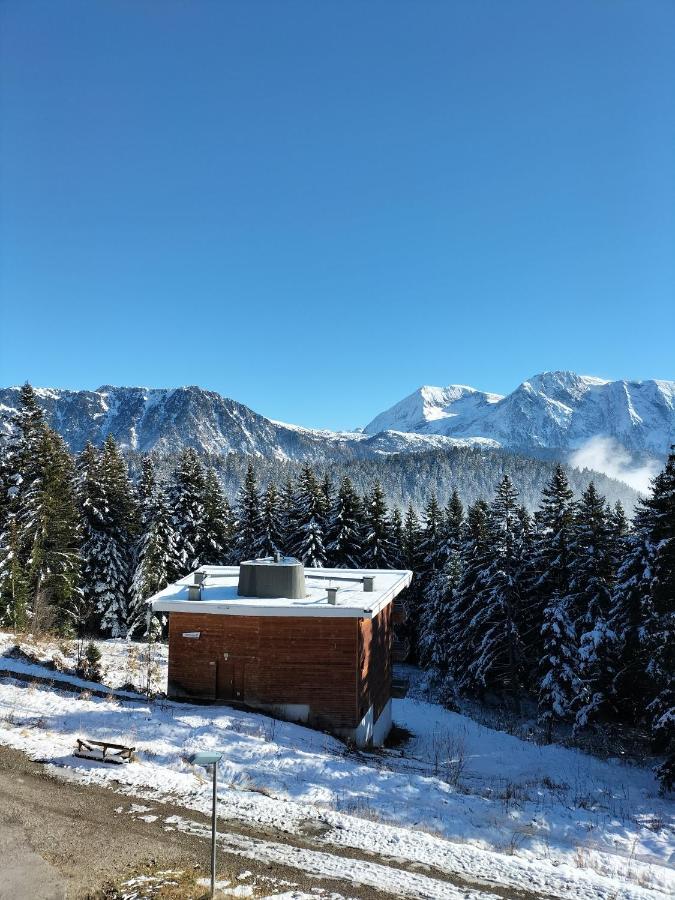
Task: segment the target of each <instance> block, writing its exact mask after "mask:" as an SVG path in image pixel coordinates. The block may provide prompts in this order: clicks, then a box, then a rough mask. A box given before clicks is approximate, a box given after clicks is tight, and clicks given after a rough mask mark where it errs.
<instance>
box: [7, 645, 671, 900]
mask: <svg viewBox="0 0 675 900" xmlns="http://www.w3.org/2000/svg"><path fill="white" fill-rule="evenodd" d="M14 640H15V638H14V637H12V636H11V635H0V668H2V667H7V668H9V669H11V671H12V672H13V673H17V672H19V671H21V670H25V669H28V673H29V674H32V675H34V676H40V675H42V674H45V673H46V674H47V675H49V674H50V670H49V669H45V670H43V669H42V668H41V667H40V665H39V664H37V665H36V664H28V665H26V664H24V663H21V662H20V661H16V660H13V659H12V658H11V657H9V658H8V657H7V656H5V655H4V653H6V652H7V650H8V649H9V648H10V647H11V645H12V644H13V642H14ZM99 646H100V647H101V650H102V652H103V663H104V667H105V668H106V669H108V670H109V671H110V672H111V673H112V674H113V678H112V680H111V681H110V682H109V683H110V684H112V685H115V684H116V683H118V681H119V680H120V679H121V678H124V677H128V676H127V674H126V673H125V664H124V653H125V650H127V649H128V650H129V652H133V651H134V650H136V651H137V650H138V645H126V644H125V643H124V642H121V641H113V642H108V641H106V642H100V643H99ZM38 649H39V651H40V652H41V653H44V655H45V657H46V658H48V657H49V653H50V652H55V650H56V648H53V650H52V651H49V650H48V648H47V647H46V646H44V645H41V646H40V648H38ZM133 672H136V675H138V667H137V665H136V666H135V668H133V669H132V670H131V672H130V673H129V674H130V675H131V676H132V679H133ZM51 674H52V675H53V672H52V673H51ZM165 678H166V661H165V655H164V654H162V662H161V675H160V679H161V680H162V681H163V680H164V679H165ZM394 718H395V720H396V722H397V723H398V724H400V725H402V726H404V727H405V728H407V729H408V730H409V731H410V732H411V734H412V738H411V740H410V742H409V743H408V744H407V745H404V746H403V747H402V748H398V749H396V750H388V751H384V752H381V753H379V752H378V753H371V754H368V753H349V752H347V751H346V749H345V746H344V745H343V744H341V743H340V742H339V741H337V740H336V739H334V738H332V737H330V736H328V735H325V734H322V733H320V732H316V731H311V730H309V729H306V728H303V727H301V726H298V725H293V724H290V723H285V722H278V721H275V720H273V719H270V718H269V717H267V716H263V715H259V714H255V713H249V712H245V711H237V710H233V709H231V708H228V707H226V706H207V707H204V706H193V705H190V704H187V703H185V704H180V703H172V702H166V701H164V702H162V703H152V702H148V701H147V700H145V699H140V700H137V701H135V702H127V701H125V700H123V699H122V698H120V697H119V696H117V697H113V696H108V697H96V696H87V695H84V696H82V695H79V694H77V693H71V692H63V691H60V690H59V689H58V687H57V686H47V685H41V684H39V685H32V686H31V685H28V684H26V683H25V682H21V681H16V680H14V678H13V677H12V674H11V673H9V672H8V673H7V674H5V676H4V677H2V678H0V720H1V721H0V743H3V744H5V745H8V746H11V747H15V748H17V749H20V750H23V751H25V752H27V753H29V754H30V755H31V756H33V757H35V758H39V759H41V760H42V761H43V762H45V763H49V764H51V766H53V767H54V768H53V769H52V771H59V770H60V771H61V772H64V771H65V772H67V773H69V775H70V776H71V777H75V778H77V779H79V780H84V781H92V782H96V783H99V784H104V785H107V786H110V787H113V788H115V789H116V790H120V791H123V792H129V793H132V794H134V795H136V796H137V797H141V798H143V799H144V802H146V803H150V804H152V803H153V801H159V800H169V799H170V800H173V801H174V802H177V803H180V804H181V805H183V806H184V807H185V808H186V812H185V816H184V817H176V816H172V817H171V820H169V819H166V820H165V821H166V824H167V825H168V826H171V827H178V828H185V829H189V828H190V827H191V823H190V815H189V810H190V809H197V810H202V811H207V810H208V809H209V806H210V794H209V791H210V786H209V781H208V780H207V779H203V780H202V779H199V778H196V777H195V771H194V769H192V768H191V767H190V766H189V765H188V764H187V763H186V761H185V755H186V754H187V753H190V752H193V751H195V750H197V749H203V750H206V749H217V750H218V751H220V752H222V753H223V754H224V757H223V761H222V763H221V766H220V770H219V783H218V794H219V798H220V800H221V805H220V814H221V816H223V817H228V818H231V819H232V820H234V821H239V822H242V823H246V824H249V825H255V826H257V827H260V829H261V830H263V829H272V833H274V832H276V834H278V835H283V834H285V835H288V838H287V841H288V842H292V841H293V839H294V838H295V839H297V840H298V842H299V843H301V844H302V847H298V848H297V849H293V852H289V845H288V842H287V843H284V844H282V843H279V842H278V839H277V838H273V839H269V840H268V839H263V840H258V839H254V838H250V837H244V836H241V835H238V834H237V833H236V829H235V830H232V831H230V830H228V829H224V828H223V829H221V833H222V835H223V837H222V839H223V840H224V841H228V842H230V843H228V844H227V847H228V849H229V850H231V851H234V852H238V853H239V852H240V853H241V855H242V856H244V857H246V856H247V855H248V856H249V857H251V858H257V859H269V860H280V861H283V862H284V863H285V864H288V865H297V866H298V868H301V869H302V870H303V871H312V872H314V873H316V874H319V875H320V874H324V875H325V874H327V873H331V872H332V873H333V874H338V875H339V877H342V878H345V879H349V878H353V879H354V880H358V881H359V882H361V883H364V884H368V885H370V886H372V887H378V886H379V887H380V888H381V889H384V890H385V891H386V892H387V893H389V894H390V895H391V896H403V897H411V898H419V897H422V896H424V897H438V898H440V897H450V898H452V900H459V898H460V897H466V896H469V894H465V893H459V892H457V891H456V890H455V889H454V888H452V889H451V886H450V885H448V884H447V883H443V882H442V881H440V880H439V875H440V874H446V875H448V876H459V877H461V878H462V879H464V880H465V881H467V882H469V883H473V884H474V885H475V887H476V888H477V889H478V890H479V891H480V892H483V891H485V892H487V893H491V891H490V888H491V887H497V886H499V887H500V888H501V889H502V890H507V891H508V892H509V895H511V894H512V893H515V892H518V891H527V892H533V893H534V894H536V895H538V896H545V897H551V898H561V900H574V898H580V900H610V898H612V900H618V898H625V900H629V898H630V900H648V898H649V900H661V898H663V900H665V897H666V896H670V895H672V890H673V887H674V885H675V881H674V877H673V870H672V859H673V852H674V850H675V833H674V831H673V824H674V823H673V817H672V812H673V808H672V803H671V802H669V801H668V800H667V799H665V798H661V797H659V796H658V795H657V790H658V789H657V785H656V782H655V779H654V776H653V774H652V772H651V771H649V770H648V769H645V768H641V767H637V766H631V765H626V764H624V763H622V762H621V761H620V760H619V759H609V760H600V759H597V758H595V757H592V756H589V755H587V754H584V753H581V752H579V751H574V750H568V749H565V748H563V747H560V746H556V745H549V746H540V745H537V744H535V743H531V742H529V741H525V740H521V739H519V738H517V737H514V736H512V735H509V734H506V733H504V732H500V731H497V730H495V729H492V728H487V727H485V726H483V725H479V724H478V723H476V722H474V721H473V720H472V719H470V718H468V717H467V716H464V715H460V714H458V713H452V712H449V711H447V710H444V709H442V708H441V707H439V706H436V705H434V704H430V703H423V702H420V701H416V700H413V699H409V700H397V701H395V706H394ZM82 733H85V734H86V735H88V736H89V737H90V738H93V739H97V738H98V739H108V740H120V741H122V742H123V743H128V744H133V745H134V746H135V747H136V748H137V753H138V762H136V763H133V764H131V765H129V766H124V767H106V766H105V765H103V764H97V763H94V762H90V761H85V760H81V759H76V758H75V757H73V756H72V750H73V747H74V743H75V739H76V737H79V736H81V734H82ZM135 809H137V810H140V807H135ZM140 811H141V812H143V813H150V814H156V815H161V814H162V812H161V809H160V808H157V807H155V808H154V809H153V808H147V807H146V808H145V809H143V810H140ZM130 812H132V810H130ZM267 833H268V834H270V832H267ZM312 836H313V837H312ZM349 851H359V852H363V851H367V852H368V853H369V854H371V855H372V856H373V857H375V856H376V857H377V859H378V861H377V862H376V861H375V859H374V860H373V863H367V862H366V861H364V860H360V861H357V860H353V859H350V858H349V856H348V852H349ZM341 854H342V855H341ZM344 854H347V855H344ZM384 859H386V860H388V861H389V862H390V865H391V866H392V868H388V867H383V866H382V865H381V864H380V862H379V861H382V860H384ZM350 866H351V867H352V868H351V869H350V868H349V867H350ZM420 871H424V872H426V873H428V874H426V875H420V874H418V873H419V872H420ZM382 878H387V879H388V881H387V882H385V883H380V884H378V879H382ZM446 891H447V892H446ZM480 896H482V894H481V895H480Z"/></svg>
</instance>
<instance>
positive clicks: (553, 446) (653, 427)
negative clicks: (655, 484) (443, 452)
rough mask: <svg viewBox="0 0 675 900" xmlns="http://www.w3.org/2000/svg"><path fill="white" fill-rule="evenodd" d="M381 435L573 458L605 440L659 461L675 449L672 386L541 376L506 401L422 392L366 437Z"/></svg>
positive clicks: (453, 389)
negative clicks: (440, 438) (479, 441)
mask: <svg viewBox="0 0 675 900" xmlns="http://www.w3.org/2000/svg"><path fill="white" fill-rule="evenodd" d="M383 429H391V430H396V431H407V432H413V433H415V434H422V435H425V434H426V435H428V434H438V435H445V436H448V437H455V438H462V439H466V438H477V437H481V438H485V439H490V440H492V441H495V442H497V443H498V444H499V445H500V446H502V447H508V448H510V449H517V450H520V451H524V452H527V451H530V452H532V451H535V450H539V449H547V450H553V451H557V450H574V449H575V448H578V447H580V446H581V445H583V444H584V443H586V442H587V441H588V440H590V439H591V438H598V437H604V438H611V439H613V440H615V441H617V442H618V443H619V444H621V445H622V446H623V447H624V448H625V449H626V450H628V451H630V452H632V453H647V454H653V455H656V456H659V457H663V456H665V455H666V454H667V452H668V448H669V447H670V445H671V444H673V443H674V442H675V382H674V381H656V380H651V381H606V380H604V379H602V378H595V377H592V376H589V375H577V374H575V373H574V372H543V373H542V374H540V375H535V376H534V377H533V378H530V379H528V380H527V381H524V382H523V383H522V384H521V385H519V387H517V388H516V390H515V391H513V392H512V393H511V394H508V395H507V396H505V397H502V396H500V395H499V394H488V393H483V392H481V391H477V390H475V389H474V388H471V387H466V386H464V385H451V386H450V387H447V388H437V387H422V388H420V389H419V390H417V391H415V392H414V393H413V394H411V395H410V396H409V397H406V398H405V399H404V400H401V401H400V402H399V403H397V404H395V405H394V406H392V407H391V409H388V410H387V411H386V412H383V413H380V415H378V416H376V417H375V418H374V419H373V420H372V422H370V423H369V424H368V425H367V426H366V427H365V429H364V431H365V432H366V433H367V434H372V435H374V434H377V433H379V432H380V431H382V430H383Z"/></svg>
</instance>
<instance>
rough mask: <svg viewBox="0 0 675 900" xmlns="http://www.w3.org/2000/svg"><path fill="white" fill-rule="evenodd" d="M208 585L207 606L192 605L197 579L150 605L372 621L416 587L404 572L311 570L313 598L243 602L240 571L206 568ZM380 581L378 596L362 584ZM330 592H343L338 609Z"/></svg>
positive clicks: (205, 586)
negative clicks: (411, 586)
mask: <svg viewBox="0 0 675 900" xmlns="http://www.w3.org/2000/svg"><path fill="white" fill-rule="evenodd" d="M197 571H198V572H203V573H205V575H206V579H205V580H204V582H203V584H202V590H201V597H202V599H201V600H188V585H189V584H194V577H193V576H194V573H191V574H190V575H186V576H185V578H181V579H180V581H176V582H175V583H174V584H170V585H169V586H168V587H166V588H164V590H163V591H160V592H159V593H157V594H155V595H154V597H151V598H150V599H149V600H148V601H147V602H148V604H150V605H152V609H153V611H154V612H167V613H172V612H180V613H200V614H201V613H207V614H210V615H220V616H323V617H326V618H354V619H372V618H374V617H375V616H376V615H377V614H378V613H379V612H380V611H381V610H382V609H384V607H385V606H387V604H389V603H391V602H392V600H393V599H394V597H396V596H397V594H400V593H401V591H402V590H403V589H404V588H406V587H407V586H408V585H409V584H410V580H411V578H412V572H409V571H407V570H403V569H401V570H398V569H307V568H306V569H305V583H306V585H307V596H306V597H304V598H303V599H302V600H291V599H289V598H287V597H274V598H271V599H270V598H268V597H266V598H260V597H240V596H239V595H238V594H237V586H238V583H239V566H200V568H199V569H197ZM367 575H369V576H372V577H373V578H374V583H373V590H372V591H364V590H363V584H362V583H361V579H362V578H363V577H364V576H367ZM329 587H337V588H339V590H338V592H337V597H336V602H335V605H332V604H330V603H328V591H327V588H329Z"/></svg>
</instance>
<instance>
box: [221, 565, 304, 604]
mask: <svg viewBox="0 0 675 900" xmlns="http://www.w3.org/2000/svg"><path fill="white" fill-rule="evenodd" d="M237 593H238V594H239V596H240V597H266V598H267V599H272V598H274V597H278V598H281V597H285V598H287V599H288V600H303V599H304V598H305V597H306V596H307V591H306V589H305V570H304V568H303V566H302V563H301V562H299V561H298V560H297V559H294V558H293V557H292V556H282V557H281V558H280V559H274V558H273V557H268V558H266V559H251V560H248V561H247V562H243V563H241V565H240V566H239V586H238V588H237Z"/></svg>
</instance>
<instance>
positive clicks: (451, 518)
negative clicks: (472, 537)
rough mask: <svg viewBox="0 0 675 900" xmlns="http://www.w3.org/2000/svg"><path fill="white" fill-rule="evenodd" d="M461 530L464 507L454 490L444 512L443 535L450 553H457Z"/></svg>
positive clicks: (462, 527) (460, 542)
mask: <svg viewBox="0 0 675 900" xmlns="http://www.w3.org/2000/svg"><path fill="white" fill-rule="evenodd" d="M463 529H464V505H463V504H462V501H461V500H460V499H459V494H458V493H457V491H456V490H454V491H453V492H452V495H451V497H450V501H449V502H448V505H447V507H446V510H445V535H446V541H447V543H448V546H449V548H450V551H454V552H459V549H460V547H461V544H462V532H463Z"/></svg>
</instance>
